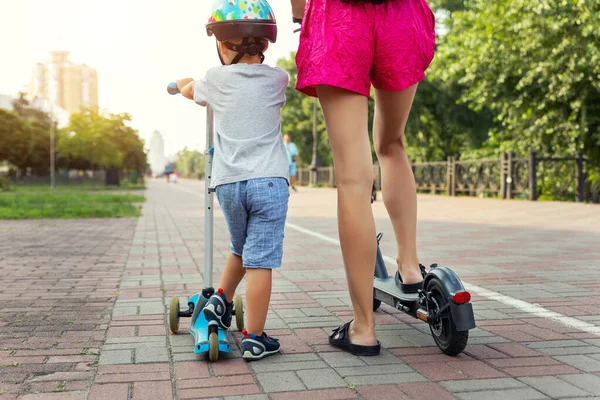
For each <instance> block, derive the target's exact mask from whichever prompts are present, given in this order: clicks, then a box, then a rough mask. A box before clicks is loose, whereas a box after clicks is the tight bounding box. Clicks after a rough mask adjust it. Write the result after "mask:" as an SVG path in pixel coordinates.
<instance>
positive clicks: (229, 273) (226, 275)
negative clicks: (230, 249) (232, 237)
mask: <svg viewBox="0 0 600 400" xmlns="http://www.w3.org/2000/svg"><path fill="white" fill-rule="evenodd" d="M245 274H246V270H245V269H244V267H243V266H242V257H240V256H238V255H235V254H233V253H232V254H230V255H229V257H227V263H226V264H225V270H223V275H221V286H220V287H221V289H223V293H225V297H226V298H227V301H233V296H234V295H235V289H237V287H238V285H239V284H240V282H241V281H242V279H244V275H245Z"/></svg>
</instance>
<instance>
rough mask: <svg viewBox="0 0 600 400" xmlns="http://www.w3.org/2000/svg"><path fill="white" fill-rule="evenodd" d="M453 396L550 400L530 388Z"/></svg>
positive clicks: (485, 399) (484, 399)
mask: <svg viewBox="0 0 600 400" xmlns="http://www.w3.org/2000/svg"><path fill="white" fill-rule="evenodd" d="M455 396H456V397H457V398H458V399H461V400H507V399H510V400H544V399H549V398H550V397H547V396H545V395H544V394H542V393H540V392H538V391H537V390H535V389H531V388H524V389H506V390H490V391H483V392H464V393H457V394H455Z"/></svg>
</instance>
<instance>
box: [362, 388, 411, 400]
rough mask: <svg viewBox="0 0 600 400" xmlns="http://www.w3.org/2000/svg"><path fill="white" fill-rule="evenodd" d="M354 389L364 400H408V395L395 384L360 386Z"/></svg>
mask: <svg viewBox="0 0 600 400" xmlns="http://www.w3.org/2000/svg"><path fill="white" fill-rule="evenodd" d="M356 390H357V392H358V393H359V394H360V395H361V396H362V397H363V398H364V399H365V400H410V397H408V395H406V393H404V392H403V391H402V390H400V388H399V387H398V386H395V385H375V386H361V387H358V388H357V389H356Z"/></svg>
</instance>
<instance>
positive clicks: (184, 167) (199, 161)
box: [174, 147, 205, 178]
mask: <svg viewBox="0 0 600 400" xmlns="http://www.w3.org/2000/svg"><path fill="white" fill-rule="evenodd" d="M174 164H175V166H174V168H175V169H176V170H177V171H178V172H179V175H181V176H183V177H186V178H199V177H200V176H201V175H203V174H204V167H205V165H204V154H202V153H201V152H199V151H197V150H189V149H188V148H187V147H185V148H184V149H183V150H180V151H178V152H177V154H176V155H175V162H174Z"/></svg>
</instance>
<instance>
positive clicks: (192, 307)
mask: <svg viewBox="0 0 600 400" xmlns="http://www.w3.org/2000/svg"><path fill="white" fill-rule="evenodd" d="M167 91H168V92H169V94H172V95H175V94H178V93H179V90H178V89H177V84H175V83H170V84H169V86H168V87H167ZM213 133H214V116H213V111H212V109H211V108H210V107H207V110H206V150H205V151H204V159H205V176H206V187H205V190H204V212H205V215H204V289H202V291H201V292H200V293H196V294H194V295H193V296H192V297H190V298H189V299H188V301H187V307H188V309H187V310H185V311H181V307H180V304H179V297H177V296H174V297H173V298H172V299H171V306H170V310H169V327H170V328H171V332H173V333H178V332H179V319H180V318H192V320H191V322H190V334H191V335H192V337H193V338H194V352H195V353H196V354H206V353H208V358H209V359H210V361H217V360H218V359H219V352H221V353H231V345H230V344H229V341H228V340H227V334H226V332H225V331H224V330H223V329H221V328H219V326H218V324H217V322H216V321H211V322H209V321H207V320H206V318H204V313H202V309H203V308H204V306H205V305H206V302H207V301H208V299H209V298H210V297H211V296H212V295H213V294H214V292H215V289H214V287H213V283H212V269H213V192H214V190H213V189H209V187H210V179H211V170H212V159H213V155H214V148H213V143H214V138H213V136H214V135H213ZM233 304H234V305H233V307H234V308H233V314H234V315H235V322H236V325H237V328H238V329H239V330H240V331H241V330H243V329H244V314H243V303H242V298H241V297H240V296H235V298H234V302H233Z"/></svg>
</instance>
